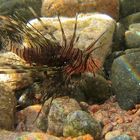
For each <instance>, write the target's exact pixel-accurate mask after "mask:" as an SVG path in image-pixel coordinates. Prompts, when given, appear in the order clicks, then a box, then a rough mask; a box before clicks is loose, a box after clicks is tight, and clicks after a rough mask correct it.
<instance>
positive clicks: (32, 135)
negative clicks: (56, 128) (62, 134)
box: [0, 130, 61, 140]
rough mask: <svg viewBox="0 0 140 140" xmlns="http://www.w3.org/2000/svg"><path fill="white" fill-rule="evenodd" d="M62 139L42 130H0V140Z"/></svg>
mask: <svg viewBox="0 0 140 140" xmlns="http://www.w3.org/2000/svg"><path fill="white" fill-rule="evenodd" d="M18 139H22V140H29V139H32V140H33V139H35V140H36V139H37V140H61V138H58V137H55V136H52V135H48V134H45V133H41V132H20V133H19V132H11V131H6V130H0V140H18Z"/></svg>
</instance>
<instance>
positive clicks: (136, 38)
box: [125, 23, 140, 49]
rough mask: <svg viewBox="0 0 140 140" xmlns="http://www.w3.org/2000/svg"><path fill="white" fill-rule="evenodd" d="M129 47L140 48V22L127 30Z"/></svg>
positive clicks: (126, 38)
mask: <svg viewBox="0 0 140 140" xmlns="http://www.w3.org/2000/svg"><path fill="white" fill-rule="evenodd" d="M125 41H126V46H127V48H129V49H131V48H138V47H139V48H140V23H135V24H131V25H130V26H129V30H128V31H126V32H125Z"/></svg>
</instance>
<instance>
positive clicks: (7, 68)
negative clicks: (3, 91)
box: [0, 52, 44, 90]
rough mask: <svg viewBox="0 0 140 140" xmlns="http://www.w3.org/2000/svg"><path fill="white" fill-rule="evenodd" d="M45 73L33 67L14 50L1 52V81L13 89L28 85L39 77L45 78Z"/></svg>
mask: <svg viewBox="0 0 140 140" xmlns="http://www.w3.org/2000/svg"><path fill="white" fill-rule="evenodd" d="M43 78H44V74H43V73H42V72H39V71H38V70H36V69H32V68H30V67H29V65H28V64H27V63H26V62H25V61H24V60H23V59H21V58H20V57H18V56H17V55H15V54H14V53H12V52H3V53H0V83H3V82H4V84H5V85H6V86H7V88H9V89H11V90H20V89H22V88H25V87H28V86H29V85H31V84H32V83H33V82H34V81H36V80H37V79H43Z"/></svg>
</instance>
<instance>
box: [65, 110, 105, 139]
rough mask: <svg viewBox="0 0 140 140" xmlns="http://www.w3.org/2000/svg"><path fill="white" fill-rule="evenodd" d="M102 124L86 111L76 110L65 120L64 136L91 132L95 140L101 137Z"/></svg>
mask: <svg viewBox="0 0 140 140" xmlns="http://www.w3.org/2000/svg"><path fill="white" fill-rule="evenodd" d="M101 131H102V128H101V125H100V123H99V122H97V121H96V120H95V119H94V118H93V117H92V116H90V115H89V114H88V113H86V112H84V111H80V110H77V111H74V112H71V113H69V114H68V116H67V119H66V121H65V125H64V129H63V135H64V136H80V135H84V134H90V135H92V136H93V137H94V139H95V140H99V139H100V138H101Z"/></svg>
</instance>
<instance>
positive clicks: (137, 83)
mask: <svg viewBox="0 0 140 140" xmlns="http://www.w3.org/2000/svg"><path fill="white" fill-rule="evenodd" d="M125 53H126V54H125V55H122V56H120V57H118V58H116V59H115V60H114V62H113V65H112V76H111V80H112V85H113V88H114V91H115V94H116V97H117V100H118V103H119V105H120V106H121V107H122V108H123V109H126V110H129V109H132V108H133V107H134V106H135V104H137V103H140V94H139V93H140V76H139V74H140V49H135V50H127V51H126V52H125Z"/></svg>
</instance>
